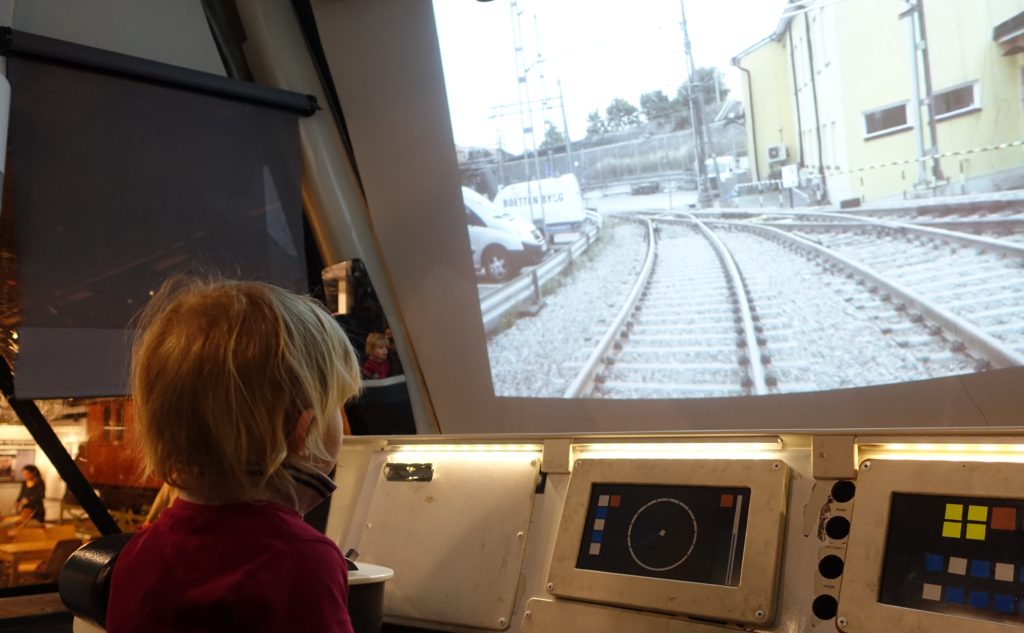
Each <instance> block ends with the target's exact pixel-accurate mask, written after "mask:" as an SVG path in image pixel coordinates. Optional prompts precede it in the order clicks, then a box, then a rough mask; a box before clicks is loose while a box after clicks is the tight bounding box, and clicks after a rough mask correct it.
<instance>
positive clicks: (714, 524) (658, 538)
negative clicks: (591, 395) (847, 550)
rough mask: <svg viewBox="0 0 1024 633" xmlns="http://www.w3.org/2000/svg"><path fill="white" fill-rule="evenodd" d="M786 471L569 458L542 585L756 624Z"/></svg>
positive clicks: (761, 619)
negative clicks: (548, 566) (551, 552)
mask: <svg viewBox="0 0 1024 633" xmlns="http://www.w3.org/2000/svg"><path fill="white" fill-rule="evenodd" d="M788 475H789V470H788V468H787V467H786V465H785V464H784V463H782V462H780V461H775V460H767V459H750V460H707V459H690V460H668V459H592V460H590V459H587V460H578V461H576V462H575V465H574V468H573V472H572V476H571V479H570V482H569V489H568V492H567V494H566V499H565V504H564V507H563V512H562V517H561V521H560V523H559V528H558V536H557V537H556V541H555V552H554V556H553V558H552V562H551V569H550V574H549V578H548V584H547V587H548V591H549V592H550V593H552V594H553V595H556V596H559V597H564V598H576V599H581V600H587V601H590V602H599V603H605V604H610V605H616V606H625V607H630V608H639V609H648V610H653V611H660V612H666V613H676V614H680V615H687V616H693V617H700V618H709V619H715V620H720V621H726V622H737V623H751V624H754V623H757V624H766V623H768V622H771V620H772V619H773V617H774V614H775V600H776V592H777V585H778V583H777V582H776V579H777V575H778V568H779V563H780V552H781V547H782V530H783V526H784V523H785V516H786V505H787V487H788Z"/></svg>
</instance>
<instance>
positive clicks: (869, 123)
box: [864, 103, 910, 138]
mask: <svg viewBox="0 0 1024 633" xmlns="http://www.w3.org/2000/svg"><path fill="white" fill-rule="evenodd" d="M909 129H910V124H909V123H908V122H907V104H906V103H900V104H897V105H891V106H886V107H884V108H879V109H877V110H870V111H868V112H865V113H864V136H865V138H874V137H876V136H884V135H886V134H892V133H894V132H902V131H903V130H909Z"/></svg>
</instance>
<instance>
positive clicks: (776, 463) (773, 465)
mask: <svg viewBox="0 0 1024 633" xmlns="http://www.w3.org/2000/svg"><path fill="white" fill-rule="evenodd" d="M780 468H782V464H780V463H779V462H775V463H773V464H772V470H778V469H780Z"/></svg>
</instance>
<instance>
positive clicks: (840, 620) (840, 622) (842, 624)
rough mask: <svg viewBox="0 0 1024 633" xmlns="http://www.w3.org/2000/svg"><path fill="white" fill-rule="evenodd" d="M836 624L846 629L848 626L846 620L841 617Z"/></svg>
mask: <svg viewBox="0 0 1024 633" xmlns="http://www.w3.org/2000/svg"><path fill="white" fill-rule="evenodd" d="M836 624H838V625H839V626H840V628H844V629H845V628H846V624H847V622H846V618H844V617H843V616H839V619H837V620H836Z"/></svg>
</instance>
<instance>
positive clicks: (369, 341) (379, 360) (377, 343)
mask: <svg viewBox="0 0 1024 633" xmlns="http://www.w3.org/2000/svg"><path fill="white" fill-rule="evenodd" d="M388 351H389V350H388V339H387V337H386V336H384V335H383V334H381V333H380V332H371V333H370V334H369V335H367V337H366V360H364V361H363V366H362V371H363V378H378V379H379V378H387V377H388V376H389V375H390V374H391V363H389V362H388Z"/></svg>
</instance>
